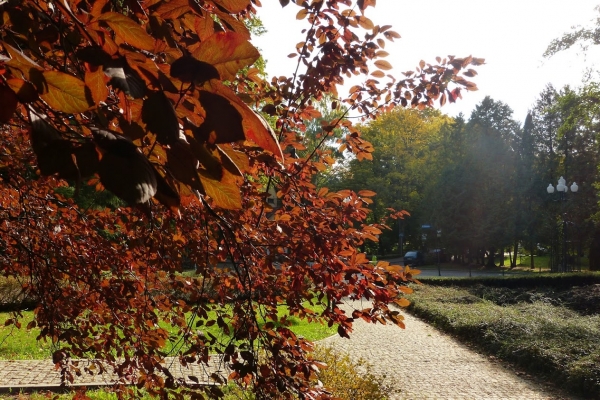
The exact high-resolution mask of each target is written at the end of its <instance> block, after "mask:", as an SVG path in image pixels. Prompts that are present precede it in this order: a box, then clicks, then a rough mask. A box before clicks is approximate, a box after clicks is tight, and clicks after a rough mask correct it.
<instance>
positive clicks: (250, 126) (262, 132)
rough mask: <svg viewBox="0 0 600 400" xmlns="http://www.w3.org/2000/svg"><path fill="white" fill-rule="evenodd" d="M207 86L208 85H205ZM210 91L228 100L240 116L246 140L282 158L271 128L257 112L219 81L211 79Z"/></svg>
mask: <svg viewBox="0 0 600 400" xmlns="http://www.w3.org/2000/svg"><path fill="white" fill-rule="evenodd" d="M207 86H208V85H207ZM210 87H211V88H212V92H213V93H216V94H219V95H221V96H223V97H224V98H226V99H227V100H229V102H230V103H231V104H232V105H233V106H234V107H235V108H236V109H237V111H238V112H239V113H240V115H241V116H242V125H243V128H244V133H245V136H246V139H247V140H250V141H252V142H254V143H256V144H257V145H258V146H260V147H262V148H263V149H264V150H267V151H270V152H271V153H273V154H274V155H275V157H277V158H278V159H280V160H283V153H282V152H281V148H280V147H279V142H278V141H277V137H276V136H275V132H273V129H272V128H271V127H270V126H269V124H267V122H266V121H265V120H264V119H262V117H260V116H259V115H258V114H256V113H255V112H254V111H252V110H251V109H250V108H249V107H248V106H247V105H246V104H245V103H244V102H243V101H242V100H241V99H240V98H239V97H237V96H236V94H235V93H234V92H233V91H232V90H231V89H230V88H228V87H227V86H225V85H223V84H222V83H220V82H214V81H212V82H211V83H210Z"/></svg>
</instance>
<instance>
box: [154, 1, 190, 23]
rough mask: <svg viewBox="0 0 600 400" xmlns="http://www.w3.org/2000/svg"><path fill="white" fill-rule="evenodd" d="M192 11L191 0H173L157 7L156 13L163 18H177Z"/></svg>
mask: <svg viewBox="0 0 600 400" xmlns="http://www.w3.org/2000/svg"><path fill="white" fill-rule="evenodd" d="M188 11H190V2H189V0H171V1H169V2H167V3H163V4H162V5H161V6H160V7H158V8H157V9H156V14H158V15H160V17H161V18H163V19H175V18H178V17H180V16H182V15H183V14H185V13H186V12H188Z"/></svg>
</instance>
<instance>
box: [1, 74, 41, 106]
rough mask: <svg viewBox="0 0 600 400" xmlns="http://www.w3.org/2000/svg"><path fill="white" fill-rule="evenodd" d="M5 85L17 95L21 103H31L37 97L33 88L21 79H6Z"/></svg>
mask: <svg viewBox="0 0 600 400" xmlns="http://www.w3.org/2000/svg"><path fill="white" fill-rule="evenodd" d="M6 84H7V85H8V87H10V88H11V89H12V90H13V92H15V93H16V94H17V98H18V99H19V101H20V102H21V103H32V102H34V101H36V100H37V99H38V97H39V96H38V93H37V90H36V89H35V86H33V85H32V84H31V83H29V82H27V81H25V80H23V79H18V78H11V79H7V80H6Z"/></svg>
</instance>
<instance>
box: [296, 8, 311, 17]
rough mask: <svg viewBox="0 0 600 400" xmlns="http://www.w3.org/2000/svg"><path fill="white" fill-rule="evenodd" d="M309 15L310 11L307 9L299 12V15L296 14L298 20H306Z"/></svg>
mask: <svg viewBox="0 0 600 400" xmlns="http://www.w3.org/2000/svg"><path fill="white" fill-rule="evenodd" d="M307 15H308V10H307V9H306V8H303V9H302V10H300V11H298V13H297V14H296V19H304V18H306V16H307Z"/></svg>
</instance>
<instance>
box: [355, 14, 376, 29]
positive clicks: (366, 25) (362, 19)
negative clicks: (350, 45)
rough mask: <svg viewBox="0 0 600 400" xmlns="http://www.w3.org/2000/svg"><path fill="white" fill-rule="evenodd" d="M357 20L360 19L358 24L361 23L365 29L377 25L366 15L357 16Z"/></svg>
mask: <svg viewBox="0 0 600 400" xmlns="http://www.w3.org/2000/svg"><path fill="white" fill-rule="evenodd" d="M356 20H357V21H358V25H360V27H361V28H363V29H368V30H370V29H373V28H374V27H375V25H374V24H373V22H372V21H371V20H370V19H369V18H367V17H365V16H362V15H361V16H359V17H356Z"/></svg>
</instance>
